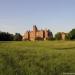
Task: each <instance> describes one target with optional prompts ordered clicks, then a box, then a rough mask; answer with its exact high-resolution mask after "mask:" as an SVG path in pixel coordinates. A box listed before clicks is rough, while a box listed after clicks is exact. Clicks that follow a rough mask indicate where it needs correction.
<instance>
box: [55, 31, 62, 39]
mask: <svg viewBox="0 0 75 75" xmlns="http://www.w3.org/2000/svg"><path fill="white" fill-rule="evenodd" d="M55 39H56V40H61V33H60V32H58V33H56V34H55Z"/></svg>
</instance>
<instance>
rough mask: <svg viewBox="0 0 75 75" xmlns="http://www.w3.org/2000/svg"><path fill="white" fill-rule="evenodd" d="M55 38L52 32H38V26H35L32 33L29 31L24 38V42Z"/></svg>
mask: <svg viewBox="0 0 75 75" xmlns="http://www.w3.org/2000/svg"><path fill="white" fill-rule="evenodd" d="M51 38H53V34H52V32H51V31H50V30H47V29H45V30H38V29H37V27H36V25H34V26H33V30H32V31H27V32H26V33H25V34H24V36H23V40H30V41H34V40H47V39H51Z"/></svg>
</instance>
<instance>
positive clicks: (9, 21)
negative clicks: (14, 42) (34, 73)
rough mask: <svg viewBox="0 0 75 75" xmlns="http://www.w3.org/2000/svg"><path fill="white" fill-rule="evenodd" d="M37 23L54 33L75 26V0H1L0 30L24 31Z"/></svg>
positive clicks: (66, 30)
mask: <svg viewBox="0 0 75 75" xmlns="http://www.w3.org/2000/svg"><path fill="white" fill-rule="evenodd" d="M33 25H37V27H38V28H40V29H41V28H42V29H44V28H48V29H50V30H51V31H52V32H53V33H56V32H59V31H64V32H69V31H70V30H71V29H72V28H75V0H0V30H1V31H6V32H10V33H15V32H20V33H24V32H25V31H26V30H29V29H31V28H32V26H33Z"/></svg>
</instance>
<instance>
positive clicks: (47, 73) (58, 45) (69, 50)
mask: <svg viewBox="0 0 75 75" xmlns="http://www.w3.org/2000/svg"><path fill="white" fill-rule="evenodd" d="M66 73H75V41H36V42H25V41H24V42H15V41H13V42H9V41H8V42H0V75H67V74H66ZM68 75H69V74H68Z"/></svg>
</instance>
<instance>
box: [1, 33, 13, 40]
mask: <svg viewBox="0 0 75 75" xmlns="http://www.w3.org/2000/svg"><path fill="white" fill-rule="evenodd" d="M13 38H14V36H13V34H10V33H8V32H0V41H13Z"/></svg>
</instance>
